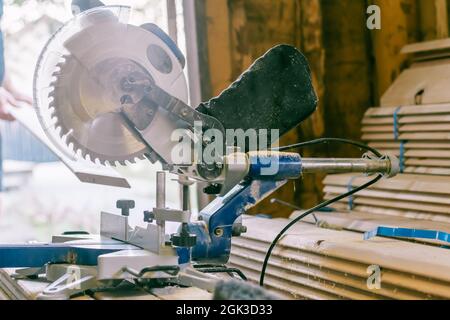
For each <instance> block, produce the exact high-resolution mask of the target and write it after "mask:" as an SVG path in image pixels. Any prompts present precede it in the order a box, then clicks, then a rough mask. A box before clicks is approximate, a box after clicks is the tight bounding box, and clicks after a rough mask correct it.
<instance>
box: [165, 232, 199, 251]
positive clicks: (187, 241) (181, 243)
mask: <svg viewBox="0 0 450 320" xmlns="http://www.w3.org/2000/svg"><path fill="white" fill-rule="evenodd" d="M170 241H171V242H172V245H173V246H174V247H178V248H192V247H193V246H195V245H196V243H197V236H196V235H195V234H187V235H181V234H180V233H175V234H172V236H171V237H170Z"/></svg>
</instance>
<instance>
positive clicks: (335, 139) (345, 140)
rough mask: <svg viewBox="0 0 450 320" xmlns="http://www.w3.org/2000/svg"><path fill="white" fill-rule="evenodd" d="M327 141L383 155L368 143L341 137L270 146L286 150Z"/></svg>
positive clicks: (273, 149)
mask: <svg viewBox="0 0 450 320" xmlns="http://www.w3.org/2000/svg"><path fill="white" fill-rule="evenodd" d="M328 142H338V143H344V144H349V145H352V146H355V147H358V148H361V149H364V150H367V151H370V152H372V153H373V154H374V155H376V156H377V157H379V158H381V157H382V156H383V155H382V154H381V153H380V152H379V151H378V150H376V149H374V148H372V147H369V146H368V145H366V144H364V143H360V142H357V141H353V140H348V139H341V138H320V139H316V140H311V141H307V142H300V143H296V144H291V145H288V146H282V147H278V148H272V151H286V150H291V149H296V148H303V147H309V146H313V145H317V144H322V143H328Z"/></svg>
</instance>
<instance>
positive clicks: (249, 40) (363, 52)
mask: <svg viewBox="0 0 450 320" xmlns="http://www.w3.org/2000/svg"><path fill="white" fill-rule="evenodd" d="M447 1H449V0H339V1H336V0H197V1H196V6H197V18H198V22H197V23H198V30H199V31H198V32H199V39H200V43H199V47H200V52H201V57H200V58H201V73H202V75H201V76H202V79H203V80H202V82H203V83H202V87H203V88H202V93H203V98H204V99H205V100H206V99H209V98H210V97H213V96H215V95H218V94H219V93H220V92H221V91H222V90H224V89H225V88H226V87H228V85H229V84H230V83H232V82H233V81H234V80H235V79H236V78H237V77H238V76H239V75H240V74H241V73H242V72H243V71H245V69H247V68H248V67H249V66H250V64H251V63H252V62H253V61H254V60H255V59H257V58H258V57H260V56H261V55H262V54H264V53H265V52H266V51H267V50H269V49H270V48H271V47H273V46H275V45H277V44H280V43H286V44H291V45H294V46H296V47H297V48H298V49H300V50H301V51H302V52H303V53H304V54H305V55H306V57H307V58H308V60H309V62H310V64H311V70H312V73H313V81H314V86H315V88H316V91H317V93H318V96H319V99H320V104H319V108H318V110H317V112H316V113H315V114H314V115H313V116H312V117H311V118H310V119H309V120H307V121H305V122H304V123H302V124H301V125H300V126H299V127H298V128H297V129H295V130H293V131H292V132H290V133H289V134H287V135H286V136H285V137H283V139H282V142H281V144H288V143H294V142H297V141H299V140H300V141H304V140H308V139H313V138H317V137H323V136H329V137H344V138H350V139H357V140H358V139H359V137H360V129H361V128H360V120H361V118H362V116H363V114H364V112H365V111H366V109H367V108H368V107H371V106H373V105H377V103H379V99H380V96H381V95H382V93H383V92H384V91H385V90H386V89H387V88H388V87H389V86H390V84H391V83H392V81H393V80H394V79H395V78H396V77H397V76H398V74H399V73H400V72H401V70H402V69H403V68H405V67H406V66H407V58H406V57H404V56H401V55H400V54H399V52H400V50H401V48H402V47H403V46H404V45H405V44H407V43H411V42H417V41H422V40H432V39H437V38H445V37H447V36H448V30H449V24H448V18H447V17H448V10H449V9H448V8H450V6H447ZM371 4H376V5H378V6H380V8H381V12H382V29H381V30H375V31H369V30H368V29H367V27H366V19H367V15H366V9H367V7H368V5H371ZM302 154H303V156H359V155H360V152H359V151H358V150H355V149H352V148H349V147H346V146H340V145H333V146H322V147H315V148H314V149H310V150H302ZM322 178H323V176H320V175H315V176H305V177H304V178H303V179H302V180H301V181H300V180H299V181H296V182H291V183H289V184H288V185H287V186H285V187H284V188H283V189H282V190H281V191H280V192H279V193H278V194H276V195H274V197H277V198H280V199H283V200H285V201H288V202H290V203H293V204H295V205H298V206H301V207H304V208H308V207H311V206H313V205H314V204H316V203H317V202H319V201H320V199H321V189H322V184H321V179H322ZM291 211H292V210H291V209H289V208H286V207H282V206H278V205H273V204H269V202H268V201H266V202H265V203H263V204H262V205H261V206H258V207H257V208H256V209H254V210H253V212H254V213H261V212H262V213H269V214H273V215H275V216H280V215H281V216H286V215H287V214H289V213H290V212H291Z"/></svg>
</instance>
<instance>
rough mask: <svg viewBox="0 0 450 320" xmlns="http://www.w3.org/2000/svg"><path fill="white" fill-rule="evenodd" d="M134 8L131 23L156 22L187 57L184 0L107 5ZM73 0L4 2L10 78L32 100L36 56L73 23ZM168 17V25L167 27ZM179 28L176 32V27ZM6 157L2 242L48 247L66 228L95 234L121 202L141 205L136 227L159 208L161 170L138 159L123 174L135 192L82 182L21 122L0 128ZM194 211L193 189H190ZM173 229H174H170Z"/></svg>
mask: <svg viewBox="0 0 450 320" xmlns="http://www.w3.org/2000/svg"><path fill="white" fill-rule="evenodd" d="M104 2H105V4H107V5H119V4H120V5H130V6H132V7H133V12H132V16H131V21H130V23H132V24H137V25H140V24H143V23H147V22H153V23H155V24H157V25H158V26H160V27H161V28H162V29H163V30H165V31H166V32H169V24H170V23H172V30H170V31H171V33H172V36H175V37H176V40H177V42H178V44H179V46H180V48H181V50H182V51H183V52H186V45H185V37H184V23H183V6H182V2H181V0H178V1H175V0H174V1H166V0H145V1H142V0H133V1H131V0H120V1H108V0H107V1H104ZM70 3H71V1H66V0H6V1H5V8H4V16H3V19H2V30H3V34H4V37H5V60H6V68H7V72H8V73H9V75H10V76H11V78H12V81H13V82H14V84H15V85H16V87H18V89H19V90H21V91H22V92H25V93H27V94H28V95H30V96H31V95H32V88H33V75H34V69H35V65H36V62H37V59H38V56H39V54H40V52H41V50H42V48H43V47H44V45H45V43H46V42H47V40H48V39H49V38H50V36H51V35H52V34H53V33H54V32H55V31H56V30H57V29H58V28H59V27H61V25H62V24H63V23H64V22H66V21H68V20H69V19H71V17H72V14H71V6H70ZM169 17H170V21H169ZM173 23H175V28H173V27H174V26H173ZM0 129H1V134H2V140H3V143H2V152H3V159H4V162H3V191H2V195H1V212H0V242H23V241H34V240H38V241H48V240H50V237H51V235H53V234H58V233H61V232H64V231H68V230H84V231H88V232H91V233H98V231H99V224H100V221H99V220H100V212H101V211H108V212H118V209H116V207H115V203H116V200H118V199H122V198H128V199H133V200H135V201H136V209H135V210H134V212H135V213H136V214H134V215H132V224H140V223H141V220H142V211H144V210H149V209H151V208H153V207H154V206H155V203H154V201H153V199H154V196H155V194H154V193H155V175H156V172H157V171H158V170H160V166H159V165H152V164H151V163H149V162H148V161H141V162H139V163H137V164H135V165H132V166H129V167H126V168H125V167H123V168H118V171H120V173H121V174H122V175H123V176H124V177H126V178H127V179H128V180H129V182H130V184H131V185H132V188H131V189H130V190H127V189H121V188H113V187H105V186H97V185H90V184H82V183H81V182H79V181H78V179H77V178H76V177H75V176H74V175H73V174H72V173H71V172H70V171H69V170H68V169H67V168H66V167H65V166H64V165H63V164H62V163H61V162H59V161H58V159H57V158H56V157H55V156H54V155H53V154H52V153H51V152H50V151H49V150H48V149H47V148H46V147H45V146H44V145H43V144H41V143H40V142H39V141H38V140H37V139H36V138H34V137H33V136H32V135H31V134H30V133H28V131H27V130H25V129H24V128H23V127H22V126H21V125H20V124H19V123H18V122H11V123H9V122H6V121H1V122H0ZM175 178H176V177H175V176H169V177H168V181H167V202H168V205H170V206H173V207H175V208H178V207H179V205H180V192H179V186H178V183H177V182H175V181H173V180H172V179H175ZM191 195H192V206H193V209H194V211H195V208H196V198H195V188H193V189H192V192H191ZM173 227H174V228H175V226H173Z"/></svg>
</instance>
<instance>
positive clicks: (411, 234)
mask: <svg viewBox="0 0 450 320" xmlns="http://www.w3.org/2000/svg"><path fill="white" fill-rule="evenodd" d="M374 237H389V238H415V239H430V240H439V241H442V242H447V243H450V234H449V233H447V232H442V231H434V230H423V229H409V228H396V227H377V228H376V229H374V230H372V231H368V232H366V233H364V240H369V239H372V238H374Z"/></svg>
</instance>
